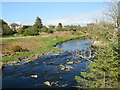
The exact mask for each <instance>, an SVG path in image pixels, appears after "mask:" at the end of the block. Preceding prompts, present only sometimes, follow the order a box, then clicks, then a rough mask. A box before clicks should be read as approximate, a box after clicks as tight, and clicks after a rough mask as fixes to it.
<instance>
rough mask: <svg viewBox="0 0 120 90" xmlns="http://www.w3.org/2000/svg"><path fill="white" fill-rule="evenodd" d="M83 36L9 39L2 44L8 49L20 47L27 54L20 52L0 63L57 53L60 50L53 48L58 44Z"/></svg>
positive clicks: (4, 58)
mask: <svg viewBox="0 0 120 90" xmlns="http://www.w3.org/2000/svg"><path fill="white" fill-rule="evenodd" d="M83 37H85V36H84V35H74V36H71V37H68V36H48V37H41V36H38V37H31V38H21V39H9V40H7V39H6V40H3V43H5V44H7V47H8V48H10V47H11V46H12V45H20V46H22V47H25V48H27V49H29V50H30V51H29V52H20V53H18V54H17V55H13V56H6V57H3V58H2V62H9V61H17V60H18V58H22V57H26V56H30V55H34V54H42V53H47V52H58V51H61V50H60V49H56V48H54V46H55V45H56V44H58V43H61V42H64V41H67V40H72V39H78V38H83Z"/></svg>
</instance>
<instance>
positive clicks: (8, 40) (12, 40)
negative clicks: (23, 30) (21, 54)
mask: <svg viewBox="0 0 120 90" xmlns="http://www.w3.org/2000/svg"><path fill="white" fill-rule="evenodd" d="M22 40H25V39H24V38H20V39H3V40H2V42H17V41H22Z"/></svg>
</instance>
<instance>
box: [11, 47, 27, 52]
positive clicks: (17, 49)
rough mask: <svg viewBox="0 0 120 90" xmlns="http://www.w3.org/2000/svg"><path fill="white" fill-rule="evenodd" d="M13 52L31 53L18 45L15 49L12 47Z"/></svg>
mask: <svg viewBox="0 0 120 90" xmlns="http://www.w3.org/2000/svg"><path fill="white" fill-rule="evenodd" d="M12 50H13V51H14V52H25V51H29V50H28V49H26V48H22V47H20V46H18V45H15V46H13V47H12Z"/></svg>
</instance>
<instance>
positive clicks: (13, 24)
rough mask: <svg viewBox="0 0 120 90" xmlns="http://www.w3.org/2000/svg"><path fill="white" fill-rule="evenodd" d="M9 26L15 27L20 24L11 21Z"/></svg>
mask: <svg viewBox="0 0 120 90" xmlns="http://www.w3.org/2000/svg"><path fill="white" fill-rule="evenodd" d="M10 26H13V27H15V26H20V25H19V24H17V23H11V24H10Z"/></svg>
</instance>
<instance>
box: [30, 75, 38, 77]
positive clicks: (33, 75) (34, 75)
mask: <svg viewBox="0 0 120 90" xmlns="http://www.w3.org/2000/svg"><path fill="white" fill-rule="evenodd" d="M30 77H32V78H38V75H31V76H30Z"/></svg>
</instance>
